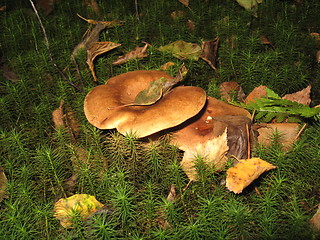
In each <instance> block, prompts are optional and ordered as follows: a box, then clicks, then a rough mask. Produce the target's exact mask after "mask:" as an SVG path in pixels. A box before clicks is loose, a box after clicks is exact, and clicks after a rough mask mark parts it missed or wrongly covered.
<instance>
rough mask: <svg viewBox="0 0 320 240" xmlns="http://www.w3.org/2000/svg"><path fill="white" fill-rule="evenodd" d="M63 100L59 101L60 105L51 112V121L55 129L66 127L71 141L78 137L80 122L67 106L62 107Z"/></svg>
mask: <svg viewBox="0 0 320 240" xmlns="http://www.w3.org/2000/svg"><path fill="white" fill-rule="evenodd" d="M63 105H64V101H63V100H61V101H60V106H59V107H58V108H57V109H55V110H54V111H53V112H52V121H53V123H54V127H55V129H57V128H68V130H69V133H70V137H71V140H72V141H75V139H76V138H77V137H78V135H79V132H80V124H79V122H78V121H77V120H76V118H75V115H74V112H73V111H72V110H70V109H68V108H66V109H65V110H64V109H63Z"/></svg>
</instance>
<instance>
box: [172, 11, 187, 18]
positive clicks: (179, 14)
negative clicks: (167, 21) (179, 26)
mask: <svg viewBox="0 0 320 240" xmlns="http://www.w3.org/2000/svg"><path fill="white" fill-rule="evenodd" d="M185 15H186V13H185V11H182V10H177V11H173V12H172V13H171V14H170V16H171V18H172V19H173V20H179V19H181V18H183V17H184V16H185Z"/></svg>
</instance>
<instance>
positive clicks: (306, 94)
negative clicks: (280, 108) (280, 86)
mask: <svg viewBox="0 0 320 240" xmlns="http://www.w3.org/2000/svg"><path fill="white" fill-rule="evenodd" d="M310 93H311V86H310V85H309V86H308V87H306V88H304V89H302V90H301V91H298V92H295V93H291V94H286V95H284V96H283V97H282V99H287V100H290V101H292V102H297V103H300V104H304V105H308V106H309V104H310V103H311V98H310Z"/></svg>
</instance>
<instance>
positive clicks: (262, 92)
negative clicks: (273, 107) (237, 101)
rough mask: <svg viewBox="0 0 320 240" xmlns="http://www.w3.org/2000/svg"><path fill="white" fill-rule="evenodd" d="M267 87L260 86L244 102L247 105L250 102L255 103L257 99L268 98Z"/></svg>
mask: <svg viewBox="0 0 320 240" xmlns="http://www.w3.org/2000/svg"><path fill="white" fill-rule="evenodd" d="M266 89H267V87H266V86H259V87H256V88H255V89H253V90H252V92H251V93H249V95H248V96H247V97H246V99H245V100H244V102H245V104H248V103H250V102H255V100H254V99H255V98H262V97H267V91H266Z"/></svg>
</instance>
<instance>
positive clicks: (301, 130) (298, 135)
mask: <svg viewBox="0 0 320 240" xmlns="http://www.w3.org/2000/svg"><path fill="white" fill-rule="evenodd" d="M306 127H307V124H306V123H305V124H304V125H303V126H302V128H301V129H300V131H299V132H298V133H297V135H296V137H295V138H294V141H297V139H298V138H299V137H300V135H301V133H302V132H303V130H304V129H305V128H306Z"/></svg>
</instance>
